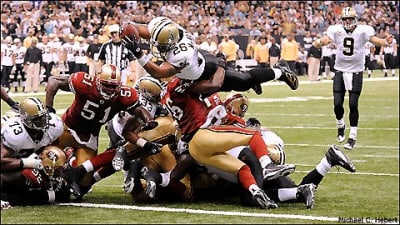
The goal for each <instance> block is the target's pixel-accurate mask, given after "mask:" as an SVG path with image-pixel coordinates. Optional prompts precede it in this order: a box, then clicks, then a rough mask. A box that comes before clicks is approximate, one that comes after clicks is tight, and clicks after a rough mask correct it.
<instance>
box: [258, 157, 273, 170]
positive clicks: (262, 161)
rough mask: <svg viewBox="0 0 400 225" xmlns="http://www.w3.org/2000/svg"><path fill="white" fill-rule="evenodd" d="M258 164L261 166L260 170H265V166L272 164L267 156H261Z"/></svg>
mask: <svg viewBox="0 0 400 225" xmlns="http://www.w3.org/2000/svg"><path fill="white" fill-rule="evenodd" d="M259 161H260V164H261V168H265V167H266V166H267V165H269V164H270V163H272V160H271V158H270V157H269V156H267V155H263V156H261V158H260V159H259Z"/></svg>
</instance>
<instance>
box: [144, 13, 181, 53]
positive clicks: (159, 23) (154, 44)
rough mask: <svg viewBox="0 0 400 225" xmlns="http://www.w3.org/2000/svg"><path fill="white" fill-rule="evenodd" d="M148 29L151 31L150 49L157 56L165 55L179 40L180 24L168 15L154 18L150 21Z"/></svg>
mask: <svg viewBox="0 0 400 225" xmlns="http://www.w3.org/2000/svg"><path fill="white" fill-rule="evenodd" d="M148 30H149V32H150V50H151V51H152V54H153V55H154V56H156V57H160V56H161V57H165V56H166V55H167V53H168V51H170V50H171V49H172V48H173V47H174V46H175V45H176V44H177V43H178V41H179V29H178V25H177V24H176V23H174V22H173V21H172V20H170V19H168V18H166V17H156V18H154V19H153V20H152V21H150V23H149V27H148ZM155 49H157V51H158V52H156V51H155Z"/></svg>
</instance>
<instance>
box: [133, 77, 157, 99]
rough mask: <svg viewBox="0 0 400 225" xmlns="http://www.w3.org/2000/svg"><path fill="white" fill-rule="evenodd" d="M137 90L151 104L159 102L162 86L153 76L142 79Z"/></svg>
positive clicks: (138, 82)
mask: <svg viewBox="0 0 400 225" xmlns="http://www.w3.org/2000/svg"><path fill="white" fill-rule="evenodd" d="M135 88H136V90H137V91H138V92H139V94H140V95H142V96H143V97H144V98H146V99H147V100H149V101H151V102H159V101H160V98H161V91H162V89H163V88H162V86H161V83H160V81H159V80H157V79H156V78H154V77H151V76H144V77H142V78H140V79H139V80H138V81H137V82H136V84H135Z"/></svg>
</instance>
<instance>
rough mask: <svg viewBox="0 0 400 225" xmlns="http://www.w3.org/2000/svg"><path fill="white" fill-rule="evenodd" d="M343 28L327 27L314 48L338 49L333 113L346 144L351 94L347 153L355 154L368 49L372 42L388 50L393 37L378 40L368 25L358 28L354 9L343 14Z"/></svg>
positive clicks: (347, 9)
mask: <svg viewBox="0 0 400 225" xmlns="http://www.w3.org/2000/svg"><path fill="white" fill-rule="evenodd" d="M340 19H341V20H342V24H336V25H331V26H329V27H328V30H327V33H326V35H324V36H323V37H321V38H320V39H317V40H315V41H314V43H313V45H314V46H315V47H317V48H321V47H322V46H324V45H327V44H329V43H332V42H333V43H334V44H335V45H336V47H337V53H336V61H335V70H336V73H335V76H334V78H333V101H334V112H335V116H336V120H337V129H338V131H337V139H338V141H339V142H343V141H344V140H345V128H346V125H345V121H344V117H343V115H344V108H343V102H344V96H345V94H346V91H349V108H350V113H349V120H350V134H349V138H348V140H347V143H346V144H345V145H344V148H345V149H348V150H352V149H353V148H354V146H355V143H356V140H357V127H358V117H359V112H358V99H359V97H360V95H361V90H362V82H363V70H364V64H365V45H366V43H367V42H368V41H369V42H371V43H372V44H374V45H378V46H387V45H388V43H390V42H391V40H392V39H393V36H390V35H388V36H387V37H386V38H385V39H382V38H378V37H377V36H376V35H375V30H374V28H373V27H371V26H369V25H361V24H357V16H356V11H355V10H354V9H353V8H351V7H346V8H344V9H343V10H342V13H341V18H340Z"/></svg>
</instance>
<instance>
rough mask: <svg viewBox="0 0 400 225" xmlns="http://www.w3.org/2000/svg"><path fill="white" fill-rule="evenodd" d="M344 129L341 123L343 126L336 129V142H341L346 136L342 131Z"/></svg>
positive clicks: (344, 126)
mask: <svg viewBox="0 0 400 225" xmlns="http://www.w3.org/2000/svg"><path fill="white" fill-rule="evenodd" d="M345 130H346V125H343V127H341V128H338V129H337V136H336V137H337V140H338V142H343V141H344V139H345V138H346V136H345V134H344V131H345Z"/></svg>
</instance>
